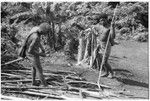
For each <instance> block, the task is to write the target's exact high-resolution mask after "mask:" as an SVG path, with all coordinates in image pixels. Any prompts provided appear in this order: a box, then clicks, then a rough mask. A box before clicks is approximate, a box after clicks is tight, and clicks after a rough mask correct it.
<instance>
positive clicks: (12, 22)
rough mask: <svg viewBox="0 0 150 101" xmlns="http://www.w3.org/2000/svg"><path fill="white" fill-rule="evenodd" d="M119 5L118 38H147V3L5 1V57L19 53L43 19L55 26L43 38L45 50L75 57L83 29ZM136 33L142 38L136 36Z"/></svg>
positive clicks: (2, 8)
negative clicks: (27, 35)
mask: <svg viewBox="0 0 150 101" xmlns="http://www.w3.org/2000/svg"><path fill="white" fill-rule="evenodd" d="M117 4H118V11H117V15H116V16H117V17H116V32H117V34H118V35H119V37H122V38H123V39H124V36H126V37H127V36H129V37H130V39H135V40H137V41H147V40H148V29H147V28H148V2H57V3H55V2H2V3H1V50H2V57H3V56H4V55H6V54H7V55H8V54H9V53H10V54H11V55H12V54H13V55H15V56H16V48H17V47H18V45H19V44H20V43H19V42H20V41H21V40H22V39H24V38H25V37H26V34H28V32H29V30H30V29H31V28H32V27H33V26H37V25H39V24H40V23H41V22H48V23H49V24H50V25H51V27H52V32H51V34H50V35H48V37H43V39H44V40H43V45H44V46H45V49H47V51H48V52H49V51H50V50H51V49H54V50H55V51H57V50H60V49H63V48H64V50H65V53H67V54H70V55H71V56H73V54H74V53H75V50H77V46H78V36H79V33H80V31H81V30H84V29H86V28H88V27H90V26H91V25H93V24H96V23H97V20H98V18H99V15H100V14H102V13H106V14H108V15H109V18H112V16H113V12H114V9H115V7H116V5H117ZM74 24H76V25H77V26H74ZM143 33H146V34H143ZM136 35H138V36H139V37H136V38H135V36H136ZM46 43H47V44H46ZM2 60H3V59H2ZM6 61H7V60H6Z"/></svg>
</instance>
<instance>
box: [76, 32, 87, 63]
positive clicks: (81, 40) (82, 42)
mask: <svg viewBox="0 0 150 101" xmlns="http://www.w3.org/2000/svg"><path fill="white" fill-rule="evenodd" d="M80 34H81V35H80V36H79V46H78V63H77V64H80V63H81V61H82V60H83V58H84V53H85V48H86V40H85V35H84V32H81V33H80Z"/></svg>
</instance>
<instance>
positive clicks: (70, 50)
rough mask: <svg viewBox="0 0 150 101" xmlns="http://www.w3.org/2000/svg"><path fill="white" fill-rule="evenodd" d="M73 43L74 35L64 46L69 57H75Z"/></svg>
mask: <svg viewBox="0 0 150 101" xmlns="http://www.w3.org/2000/svg"><path fill="white" fill-rule="evenodd" d="M73 45H74V39H73V38H72V37H70V38H68V39H67V41H66V45H65V47H64V50H65V55H66V56H67V58H68V59H75V57H74V55H73V53H74V49H73Z"/></svg>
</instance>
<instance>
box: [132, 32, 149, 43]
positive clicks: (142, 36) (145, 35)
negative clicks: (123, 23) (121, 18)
mask: <svg viewBox="0 0 150 101" xmlns="http://www.w3.org/2000/svg"><path fill="white" fill-rule="evenodd" d="M133 39H134V40H136V41H139V42H147V41H148V32H147V33H139V34H137V35H135V36H134V37H133Z"/></svg>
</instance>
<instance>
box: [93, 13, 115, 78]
mask: <svg viewBox="0 0 150 101" xmlns="http://www.w3.org/2000/svg"><path fill="white" fill-rule="evenodd" d="M110 25H111V22H109V21H108V16H107V14H102V15H101V16H100V19H99V23H98V24H97V25H94V26H93V27H94V29H95V30H96V32H97V33H98V36H99V37H98V41H99V42H98V47H99V48H100V49H99V53H100V54H102V56H103V55H104V51H105V48H106V43H107V40H108V35H109V33H110V34H111V35H110V39H109V42H108V46H107V50H106V53H105V54H106V55H105V58H104V64H103V67H104V68H103V69H104V70H105V71H106V75H107V76H108V77H110V78H112V77H113V74H114V73H113V70H112V68H111V66H110V65H109V63H108V58H109V56H110V52H111V46H113V45H114V44H117V43H115V42H114V39H115V24H114V22H113V24H112V29H110Z"/></svg>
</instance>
